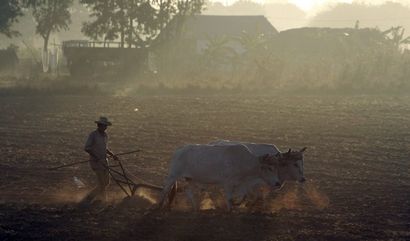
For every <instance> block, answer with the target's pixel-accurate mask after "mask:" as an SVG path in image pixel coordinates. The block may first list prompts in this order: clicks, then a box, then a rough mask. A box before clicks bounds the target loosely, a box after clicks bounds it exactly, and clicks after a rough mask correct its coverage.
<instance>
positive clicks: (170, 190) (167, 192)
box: [158, 180, 177, 209]
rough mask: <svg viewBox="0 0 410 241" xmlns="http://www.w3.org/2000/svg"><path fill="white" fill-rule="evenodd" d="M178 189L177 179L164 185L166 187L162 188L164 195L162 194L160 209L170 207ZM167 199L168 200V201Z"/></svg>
mask: <svg viewBox="0 0 410 241" xmlns="http://www.w3.org/2000/svg"><path fill="white" fill-rule="evenodd" d="M176 191H177V181H176V180H175V181H172V182H168V183H167V184H166V185H165V186H164V189H163V190H162V195H161V199H160V202H159V206H158V207H159V208H160V209H163V208H170V206H171V203H172V201H173V200H174V198H175V194H176ZM167 199H168V200H167ZM166 200H167V201H168V202H166Z"/></svg>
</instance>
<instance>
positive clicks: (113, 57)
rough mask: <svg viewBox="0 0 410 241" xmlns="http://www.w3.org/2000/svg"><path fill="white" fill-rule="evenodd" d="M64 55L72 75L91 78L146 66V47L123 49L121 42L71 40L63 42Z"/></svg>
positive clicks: (136, 69)
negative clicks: (91, 76)
mask: <svg viewBox="0 0 410 241" xmlns="http://www.w3.org/2000/svg"><path fill="white" fill-rule="evenodd" d="M62 49H63V54H64V56H65V57H66V59H67V66H68V69H69V71H70V74H71V75H74V76H78V75H81V76H84V75H85V76H90V75H101V74H107V73H113V74H118V73H125V72H128V71H130V70H133V71H138V69H139V68H140V67H142V66H144V65H145V64H146V61H147V56H148V50H147V48H146V47H135V46H133V47H127V48H125V47H121V43H119V42H99V41H94V42H91V41H86V40H85V41H84V40H70V41H64V42H63V46H62Z"/></svg>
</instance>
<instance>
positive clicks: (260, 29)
mask: <svg viewBox="0 0 410 241" xmlns="http://www.w3.org/2000/svg"><path fill="white" fill-rule="evenodd" d="M184 26H185V27H184V30H185V32H186V33H187V34H189V35H192V36H197V37H202V38H205V37H207V36H221V35H226V36H239V35H241V34H242V33H243V32H246V33H248V34H251V35H253V34H261V33H263V34H265V35H275V34H277V33H278V31H277V30H276V29H275V27H273V26H272V25H271V24H270V22H269V21H268V19H267V18H266V17H265V16H262V15H260V16H259V15H258V16H225V15H196V16H192V17H189V18H188V19H186V22H185V24H184Z"/></svg>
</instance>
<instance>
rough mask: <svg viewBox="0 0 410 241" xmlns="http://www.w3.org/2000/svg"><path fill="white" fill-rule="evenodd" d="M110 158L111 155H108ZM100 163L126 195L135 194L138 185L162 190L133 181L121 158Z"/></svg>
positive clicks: (55, 168) (120, 154)
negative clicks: (110, 163)
mask: <svg viewBox="0 0 410 241" xmlns="http://www.w3.org/2000/svg"><path fill="white" fill-rule="evenodd" d="M140 151H141V150H136V151H130V152H123V153H119V154H116V156H117V157H118V156H122V155H128V154H132V153H136V152H140ZM109 158H112V157H109ZM88 162H89V161H88V160H87V161H79V162H74V163H69V164H64V165H61V166H57V167H52V168H49V170H57V169H60V168H63V167H70V166H74V165H78V164H82V163H88ZM101 165H103V166H104V168H105V169H107V170H108V173H109V175H110V176H111V179H112V180H113V181H114V182H115V183H116V184H117V185H118V186H119V187H120V188H121V190H122V191H123V192H124V193H125V194H126V195H127V196H128V197H131V196H133V195H134V194H135V192H136V191H137V189H138V188H140V187H146V188H150V189H154V190H159V191H162V187H160V186H156V185H152V184H146V183H136V182H134V181H133V180H132V179H131V178H130V177H129V174H127V172H126V170H125V168H124V165H123V164H122V162H121V160H120V159H118V160H117V164H114V165H105V164H103V163H101Z"/></svg>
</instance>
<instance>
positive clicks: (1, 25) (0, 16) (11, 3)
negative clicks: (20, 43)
mask: <svg viewBox="0 0 410 241" xmlns="http://www.w3.org/2000/svg"><path fill="white" fill-rule="evenodd" d="M22 15H23V13H22V11H21V6H20V5H19V1H18V0H2V1H0V34H4V35H6V36H7V37H9V38H11V37H13V36H17V35H18V32H17V31H13V30H12V29H11V26H12V25H13V23H15V22H17V18H18V17H20V16H22Z"/></svg>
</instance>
